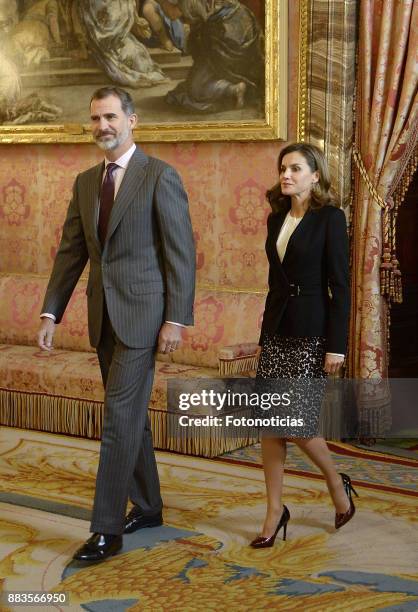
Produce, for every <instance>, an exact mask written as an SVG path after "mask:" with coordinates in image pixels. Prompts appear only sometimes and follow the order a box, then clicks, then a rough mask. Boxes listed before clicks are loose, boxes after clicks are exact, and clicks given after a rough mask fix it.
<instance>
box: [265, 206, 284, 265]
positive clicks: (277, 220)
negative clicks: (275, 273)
mask: <svg viewBox="0 0 418 612" xmlns="http://www.w3.org/2000/svg"><path fill="white" fill-rule="evenodd" d="M286 215H287V211H282V212H279V213H277V214H276V215H275V216H274V220H273V222H272V224H271V229H270V233H269V236H268V246H267V250H268V252H269V253H270V257H271V259H272V263H273V265H276V266H277V265H278V266H280V267H281V265H282V262H281V261H280V257H279V254H278V252H277V246H276V244H277V238H278V237H279V234H280V230H281V228H282V225H283V222H284V220H285V217H286Z"/></svg>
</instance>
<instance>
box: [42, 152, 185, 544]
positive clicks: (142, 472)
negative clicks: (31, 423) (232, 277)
mask: <svg viewBox="0 0 418 612" xmlns="http://www.w3.org/2000/svg"><path fill="white" fill-rule="evenodd" d="M102 175H103V163H102V164H99V165H97V166H95V167H93V168H90V169H89V170H87V171H86V172H83V173H82V174H80V175H79V176H78V177H77V179H76V181H75V183H74V188H73V196H72V199H71V202H70V205H69V208H68V212H67V217H66V220H65V223H64V228H63V235H62V239H61V243H60V246H59V249H58V252H57V255H56V258H55V262H54V266H53V270H52V273H51V278H50V281H49V284H48V288H47V291H46V295H45V300H44V303H43V306H42V310H41V312H49V313H51V314H54V315H55V317H56V322H57V323H59V322H60V321H61V319H62V316H63V314H64V311H65V308H66V306H67V303H68V301H69V299H70V297H71V294H72V292H73V290H74V287H75V285H76V283H77V281H78V279H79V277H80V275H81V273H82V271H83V269H84V267H85V265H86V262H87V260H90V273H89V280H88V284H87V291H86V293H87V296H88V322H89V335H90V342H91V344H92V346H95V347H97V349H98V354H99V359H100V363H101V368H102V375H103V380H104V383H105V387H106V394H105V420H104V429H103V435H102V444H101V451H100V464H99V470H98V474H97V481H96V495H95V502H94V508H93V518H92V525H91V529H92V531H97V532H100V533H115V534H116V533H121V531H122V529H123V522H124V514H125V509H126V502H127V498H128V495H130V496H131V499H132V501H134V502H135V503H137V504H138V505H139V506H140V507H141V509H142V510H143V512H144V513H154V512H155V511H157V510H158V509H159V508H160V507H161V497H160V493H159V481H158V473H157V469H156V465H155V458H154V451H153V448H152V437H151V432H150V429H149V423H148V417H147V407H148V402H149V396H150V393H151V386H152V380H153V371H154V352H155V345H156V342H157V338H158V333H159V330H160V328H161V325H162V323H163V322H164V321H165V320H168V321H174V322H176V323H182V324H184V325H190V324H192V323H193V300H194V283H195V252H194V242H193V234H192V227H191V222H190V217H189V211H188V202H187V196H186V193H185V191H184V188H183V185H182V183H181V180H180V177H179V176H178V174H177V172H176V171H175V170H174V168H172V167H171V166H169V165H168V164H166V163H164V162H163V161H161V160H158V159H155V158H152V157H148V156H146V155H145V154H144V153H143V152H142V151H141V150H140V149H138V148H137V149H136V151H135V153H134V154H133V156H132V157H131V159H130V161H129V164H128V167H127V169H126V172H125V175H124V177H123V180H122V183H121V186H120V188H119V191H118V193H117V196H116V198H115V201H114V204H113V207H112V212H111V216H110V219H109V225H108V231H107V236H106V241H105V243H104V245H103V249H102V247H101V245H100V242H99V239H98V235H97V207H98V194H99V189H100V184H101V178H102ZM107 313H108V314H107Z"/></svg>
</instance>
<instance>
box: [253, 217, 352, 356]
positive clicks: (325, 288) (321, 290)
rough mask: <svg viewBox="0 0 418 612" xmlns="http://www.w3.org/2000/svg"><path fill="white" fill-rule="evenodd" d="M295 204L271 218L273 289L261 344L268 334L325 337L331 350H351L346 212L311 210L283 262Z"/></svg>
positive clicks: (269, 238)
mask: <svg viewBox="0 0 418 612" xmlns="http://www.w3.org/2000/svg"><path fill="white" fill-rule="evenodd" d="M289 208H290V205H289V207H288V209H287V210H285V211H283V212H279V213H271V214H270V216H269V218H268V221H267V231H268V233H267V241H266V252H267V257H268V260H269V264H270V268H269V293H268V295H267V299H266V307H265V311H264V317H263V325H262V329H261V337H260V344H262V343H263V340H264V335H265V334H266V333H268V334H269V335H272V334H279V335H281V336H293V337H312V336H323V337H325V338H326V351H327V352H329V353H342V354H345V353H346V348H347V335H348V320H349V313H350V285H349V270H348V236H347V226H346V221H345V215H344V213H343V211H342V210H340V209H338V208H336V207H335V206H324V207H322V208H320V209H319V210H308V211H307V212H306V213H305V215H304V217H303V219H302V221H301V222H300V223H299V225H298V226H297V227H296V229H295V230H294V232H293V234H292V235H291V237H290V239H289V242H288V245H287V249H286V253H285V256H284V258H283V262H281V261H280V258H279V255H278V253H277V247H276V242H277V238H278V236H279V232H280V228H281V227H282V225H283V221H284V219H285V217H286V214H287V212H288V210H289ZM330 292H331V295H330Z"/></svg>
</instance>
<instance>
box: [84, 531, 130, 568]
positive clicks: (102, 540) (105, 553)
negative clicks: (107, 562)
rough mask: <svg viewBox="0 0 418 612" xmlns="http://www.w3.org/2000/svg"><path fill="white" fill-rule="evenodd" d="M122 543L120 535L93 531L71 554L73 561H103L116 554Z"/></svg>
mask: <svg viewBox="0 0 418 612" xmlns="http://www.w3.org/2000/svg"><path fill="white" fill-rule="evenodd" d="M122 544H123V538H122V536H121V535H111V534H107V533H94V534H93V535H92V536H91V538H89V539H88V540H87V541H86V542H85V543H84V544H83V546H81V548H79V549H78V550H77V551H76V552H75V553H74V556H73V559H74V560H75V561H103V560H104V559H107V557H110V556H111V555H116V553H117V552H119V551H120V549H121V548H122Z"/></svg>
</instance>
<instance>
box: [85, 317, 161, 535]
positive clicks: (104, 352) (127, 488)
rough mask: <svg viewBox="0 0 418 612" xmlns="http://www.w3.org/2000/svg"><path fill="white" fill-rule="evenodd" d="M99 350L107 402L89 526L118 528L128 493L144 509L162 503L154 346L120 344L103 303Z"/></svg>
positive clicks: (121, 525) (115, 530)
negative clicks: (152, 411)
mask: <svg viewBox="0 0 418 612" xmlns="http://www.w3.org/2000/svg"><path fill="white" fill-rule="evenodd" d="M97 354H98V357H99V362H100V368H101V372H102V378H103V384H104V386H105V402H104V423H103V432H102V442H101V446H100V460H99V467H98V471H97V478H96V492H95V497H94V505H93V513H92V520H91V526H90V531H92V532H98V533H112V534H120V533H122V532H123V529H124V523H125V513H126V505H127V502H128V498H130V499H131V501H132V502H133V503H134V504H136V505H138V506H139V507H140V508H141V510H142V512H143V514H144V515H146V514H154V513H156V512H159V511H160V510H161V508H162V500H161V495H160V481H159V478H158V471H157V464H156V461H155V455H154V448H153V444H152V433H151V428H150V423H149V418H148V404H149V399H150V395H151V390H152V383H153V378H154V367H155V347H149V348H138V349H132V348H128V347H127V346H126V345H124V344H123V343H122V342H121V341H120V340H119V338H118V337H117V336H116V334H115V332H114V330H113V328H112V325H111V323H110V320H109V316H108V314H107V311H106V308H105V313H104V316H103V325H102V335H101V339H100V343H99V345H98V347H97Z"/></svg>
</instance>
